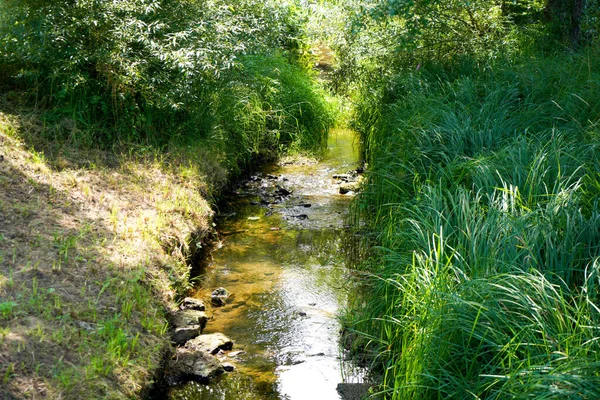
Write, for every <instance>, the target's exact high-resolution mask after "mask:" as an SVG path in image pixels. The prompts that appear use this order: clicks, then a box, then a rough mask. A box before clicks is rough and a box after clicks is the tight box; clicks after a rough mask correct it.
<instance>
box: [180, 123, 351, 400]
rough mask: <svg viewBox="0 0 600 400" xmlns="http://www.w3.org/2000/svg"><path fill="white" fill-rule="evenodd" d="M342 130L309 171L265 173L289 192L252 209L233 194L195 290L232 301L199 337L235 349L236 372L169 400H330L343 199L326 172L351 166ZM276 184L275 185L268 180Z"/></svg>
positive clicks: (336, 374)
mask: <svg viewBox="0 0 600 400" xmlns="http://www.w3.org/2000/svg"><path fill="white" fill-rule="evenodd" d="M352 141H353V136H352V135H351V134H350V133H349V132H345V131H337V132H333V134H332V135H331V140H330V151H329V153H328V156H327V157H326V159H325V160H324V161H323V162H321V163H318V164H312V165H302V166H297V165H288V166H284V167H274V166H271V167H267V168H266V169H265V171H263V172H264V176H266V175H267V174H271V178H272V179H278V182H281V183H282V185H283V184H285V188H286V189H285V190H287V189H289V190H291V191H292V194H291V195H289V196H286V199H285V201H283V202H281V203H269V204H264V203H265V202H264V199H263V201H262V202H263V204H262V205H261V204H260V203H261V201H260V197H257V196H239V197H238V198H237V199H235V200H234V201H233V203H232V204H231V209H230V210H223V214H224V215H232V214H233V213H235V215H234V216H230V217H228V218H223V219H222V221H221V224H220V226H219V229H220V230H221V232H223V234H224V235H223V236H224V243H223V247H222V248H220V249H219V250H218V251H216V252H215V253H214V254H213V256H214V262H213V265H212V266H211V267H210V268H209V269H208V271H207V273H206V276H205V277H204V279H203V282H202V287H201V288H198V293H197V294H196V297H203V298H206V297H207V296H209V294H210V292H211V291H212V290H213V289H214V288H217V287H221V286H222V287H225V288H227V289H228V290H229V291H230V292H231V293H232V294H233V298H232V299H230V301H229V303H228V304H227V305H226V306H225V307H222V308H215V309H213V310H212V313H213V315H214V319H213V320H211V321H210V322H209V324H208V326H207V328H206V330H205V332H207V333H211V332H223V333H225V334H226V335H227V336H229V337H230V338H231V339H232V340H233V341H234V343H235V345H234V350H233V351H232V352H231V354H233V357H231V356H230V358H231V360H230V361H232V362H233V363H234V364H235V365H236V367H237V370H236V371H235V372H233V373H230V374H227V375H225V376H224V378H223V379H220V380H218V381H217V382H215V383H213V384H211V385H209V386H205V385H200V384H196V383H190V384H188V385H185V386H182V387H180V388H176V389H174V390H172V391H171V393H170V397H171V399H203V400H204V399H309V398H318V399H339V396H338V394H337V391H336V386H337V384H338V383H340V382H342V381H343V380H344V377H343V376H342V375H343V374H342V368H341V360H340V351H339V346H338V340H339V329H340V327H339V324H338V322H337V320H336V318H335V315H336V312H337V310H338V309H339V308H340V307H341V306H342V305H343V301H344V297H345V292H344V283H345V281H346V269H345V259H344V256H343V251H342V247H341V246H342V235H343V233H344V216H345V215H346V213H347V210H348V205H349V201H350V200H351V198H350V197H349V196H343V195H339V194H338V188H337V186H336V182H335V180H333V179H332V175H333V174H336V173H345V172H347V171H348V170H349V169H352V168H355V167H356V165H355V163H356V162H357V154H356V151H355V149H354V147H353V145H352ZM278 184H279V183H278Z"/></svg>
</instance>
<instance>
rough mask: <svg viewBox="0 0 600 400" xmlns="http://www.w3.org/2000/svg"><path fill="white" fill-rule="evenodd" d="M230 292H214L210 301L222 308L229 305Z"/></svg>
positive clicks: (223, 290) (222, 290)
mask: <svg viewBox="0 0 600 400" xmlns="http://www.w3.org/2000/svg"><path fill="white" fill-rule="evenodd" d="M229 296H230V294H229V291H228V290H227V289H225V288H222V287H220V288H218V289H215V290H213V292H212V293H211V294H210V301H211V302H212V304H213V305H214V306H217V307H221V306H224V305H225V304H226V303H227V299H228V298H229Z"/></svg>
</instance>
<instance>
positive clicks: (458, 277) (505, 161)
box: [346, 50, 600, 399]
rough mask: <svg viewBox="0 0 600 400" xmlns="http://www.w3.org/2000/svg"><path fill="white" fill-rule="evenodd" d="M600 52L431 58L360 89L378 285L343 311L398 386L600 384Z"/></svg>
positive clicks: (500, 392)
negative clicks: (504, 58) (383, 84)
mask: <svg viewBox="0 0 600 400" xmlns="http://www.w3.org/2000/svg"><path fill="white" fill-rule="evenodd" d="M592 54H595V53H594V52H593V51H591V50H590V53H589V54H584V52H583V53H579V54H572V55H570V56H565V55H564V54H562V55H561V56H560V57H552V56H545V57H538V58H534V59H531V58H529V59H526V60H513V62H511V63H504V64H502V63H493V62H488V63H487V64H486V67H485V68H479V67H477V66H476V64H465V63H455V64H453V65H452V66H448V65H446V66H445V67H443V68H442V67H439V66H438V67H433V66H431V67H430V68H427V67H426V68H424V69H423V70H420V71H413V72H410V73H403V74H401V75H397V76H395V77H394V78H393V79H391V81H390V82H391V83H390V84H389V85H387V88H386V89H383V90H381V91H379V92H377V93H375V94H373V93H374V92H373V91H371V94H365V95H363V96H362V97H361V99H362V103H360V104H359V105H358V107H357V109H358V110H360V112H359V113H358V114H357V118H356V124H357V126H358V127H359V129H360V130H361V137H362V140H363V144H364V152H365V158H366V161H367V162H368V163H369V167H370V168H369V173H368V184H367V185H366V187H365V190H364V191H363V192H362V193H361V195H360V197H359V199H358V201H357V202H356V204H355V205H354V213H353V216H354V218H355V219H356V220H357V222H361V223H363V224H365V225H366V226H367V227H368V229H367V231H368V232H369V235H367V236H366V239H365V241H366V242H367V244H368V246H369V248H370V251H369V257H368V259H367V261H366V262H365V263H364V264H363V265H362V266H361V267H358V268H359V269H361V271H362V272H363V273H364V274H366V275H367V276H368V278H366V279H365V280H363V281H362V283H361V284H363V285H365V286H367V287H368V291H364V292H368V293H369V295H368V296H357V297H356V298H354V299H353V302H354V304H353V305H351V310H352V312H350V313H348V316H347V317H346V323H347V324H348V325H349V326H350V327H351V329H354V330H355V331H358V332H361V333H362V334H363V339H362V341H361V343H360V345H357V346H356V347H357V348H361V351H367V352H369V353H372V354H375V356H374V360H373V361H374V366H376V369H377V370H378V372H379V373H380V374H381V376H382V377H383V379H382V381H383V384H382V386H381V393H382V394H383V395H384V397H385V398H391V399H423V398H491V399H494V398H497V399H504V398H530V397H531V398H578V399H585V398H596V397H598V396H600V393H599V389H598V388H599V387H600V385H599V383H600V382H599V380H600V375H598V365H599V362H600V344H599V343H598V339H599V338H600V328H599V327H600V309H599V308H598V304H599V303H598V302H599V300H600V291H599V290H598V283H599V280H598V278H599V275H598V272H599V271H598V266H599V262H598V257H599V256H600V208H599V205H598V198H599V195H600V185H599V182H600V181H599V178H598V177H599V175H598V172H599V171H600V169H599V168H600V163H599V161H598V157H597V154H598V146H599V144H600V142H599V141H598V138H599V137H598V121H599V116H600V113H599V111H600V110H599V109H598V104H597V102H596V101H595V99H597V98H598V96H599V95H600V85H599V84H598V82H599V80H598V78H600V76H599V74H600V64H599V63H598V62H597V61H596V59H597V57H594V56H593V55H592ZM357 310H363V311H362V312H360V313H357Z"/></svg>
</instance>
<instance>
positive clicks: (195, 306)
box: [181, 297, 206, 311]
mask: <svg viewBox="0 0 600 400" xmlns="http://www.w3.org/2000/svg"><path fill="white" fill-rule="evenodd" d="M181 307H182V309H184V310H197V311H205V310H206V307H205V306H204V302H203V301H202V300H200V299H194V298H193V297H186V298H185V299H183V301H182V302H181Z"/></svg>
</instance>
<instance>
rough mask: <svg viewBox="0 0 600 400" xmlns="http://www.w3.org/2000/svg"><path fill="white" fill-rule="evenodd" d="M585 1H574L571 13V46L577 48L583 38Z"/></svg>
mask: <svg viewBox="0 0 600 400" xmlns="http://www.w3.org/2000/svg"><path fill="white" fill-rule="evenodd" d="M584 2H585V1H584V0H573V8H572V12H571V32H570V36H571V44H572V45H573V46H574V47H576V46H577V45H578V44H579V39H580V38H581V17H582V15H583V7H584Z"/></svg>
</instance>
